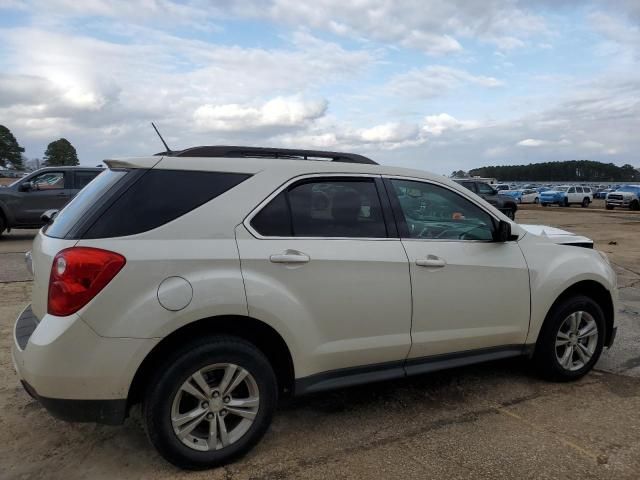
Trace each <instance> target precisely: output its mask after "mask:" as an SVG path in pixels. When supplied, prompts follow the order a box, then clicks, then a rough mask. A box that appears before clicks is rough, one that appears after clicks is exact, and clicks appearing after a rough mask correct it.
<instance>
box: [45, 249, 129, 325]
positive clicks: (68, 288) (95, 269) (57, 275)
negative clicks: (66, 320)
mask: <svg viewBox="0 0 640 480" xmlns="http://www.w3.org/2000/svg"><path fill="white" fill-rule="evenodd" d="M126 262H127V260H126V259H125V258H124V257H123V256H122V255H120V254H118V253H114V252H110V251H108V250H101V249H99V248H90V247H71V248H67V249H65V250H62V251H61V252H59V253H58V254H57V255H56V256H55V258H54V259H53V265H52V266H51V275H50V277H49V299H48V304H47V312H48V313H50V314H51V315H56V316H59V317H65V316H67V315H71V314H72V313H75V312H77V311H78V310H80V309H81V308H82V307H84V306H85V305H86V304H87V303H89V301H90V300H91V299H92V298H93V297H95V296H96V295H97V294H98V293H99V292H100V291H101V290H102V289H103V288H104V287H105V286H106V285H107V284H108V283H109V282H110V281H111V280H112V279H113V277H115V276H116V274H117V273H118V272H119V271H120V270H121V269H122V267H124V264H125V263H126Z"/></svg>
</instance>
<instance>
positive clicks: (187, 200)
mask: <svg viewBox="0 0 640 480" xmlns="http://www.w3.org/2000/svg"><path fill="white" fill-rule="evenodd" d="M249 177H250V175H247V174H242V173H221V172H199V171H184V170H149V171H148V172H147V173H145V174H144V175H143V176H142V177H141V178H140V179H139V180H138V181H137V182H135V183H134V184H133V185H132V186H131V187H130V188H129V189H128V190H127V191H126V192H125V193H123V194H122V195H121V196H120V197H119V198H118V199H117V200H115V201H114V202H113V203H111V205H110V206H109V207H108V208H107V209H106V211H105V212H104V213H103V214H102V215H100V217H99V218H98V219H97V220H96V221H95V223H93V225H91V226H90V227H89V228H88V229H87V231H86V233H85V234H84V235H83V236H82V237H83V238H108V237H122V236H125V235H135V234H136V233H142V232H146V231H148V230H151V229H154V228H157V227H159V226H161V225H164V224H165V223H168V222H170V221H172V220H175V219H176V218H178V217H180V216H182V215H184V214H185V213H187V212H190V211H191V210H193V209H195V208H197V207H199V206H200V205H203V204H204V203H206V202H208V201H210V200H212V199H214V198H216V197H217V196H219V195H221V194H223V193H224V192H226V191H227V190H229V189H231V188H233V187H235V186H236V185H238V184H239V183H240V182H242V181H244V180H246V179H247V178H249Z"/></svg>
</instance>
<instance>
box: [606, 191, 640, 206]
mask: <svg viewBox="0 0 640 480" xmlns="http://www.w3.org/2000/svg"><path fill="white" fill-rule="evenodd" d="M616 207H622V208H628V209H630V210H640V185H623V186H621V187H620V188H618V189H617V190H616V191H614V192H609V193H608V194H607V199H606V204H605V208H606V209H607V210H613V209H614V208H616Z"/></svg>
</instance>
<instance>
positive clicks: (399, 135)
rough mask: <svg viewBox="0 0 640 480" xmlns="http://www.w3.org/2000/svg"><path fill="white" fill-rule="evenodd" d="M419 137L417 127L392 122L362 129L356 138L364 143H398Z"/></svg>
mask: <svg viewBox="0 0 640 480" xmlns="http://www.w3.org/2000/svg"><path fill="white" fill-rule="evenodd" d="M417 135H418V127H417V126H416V125H409V124H402V123H396V122H390V123H385V124H382V125H376V126H374V127H371V128H365V129H361V130H359V131H358V132H357V135H356V138H358V139H359V140H361V141H362V142H364V143H396V142H404V141H406V140H411V139H415V138H416V137H417Z"/></svg>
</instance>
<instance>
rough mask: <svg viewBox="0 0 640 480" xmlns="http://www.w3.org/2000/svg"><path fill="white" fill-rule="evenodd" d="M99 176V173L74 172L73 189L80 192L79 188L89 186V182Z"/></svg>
mask: <svg viewBox="0 0 640 480" xmlns="http://www.w3.org/2000/svg"><path fill="white" fill-rule="evenodd" d="M99 174H100V172H92V171H86V172H76V184H75V188H76V189H77V190H80V189H81V188H84V187H86V186H87V185H88V184H89V182H90V181H91V180H93V179H94V178H96V177H97V176H98V175H99Z"/></svg>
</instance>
